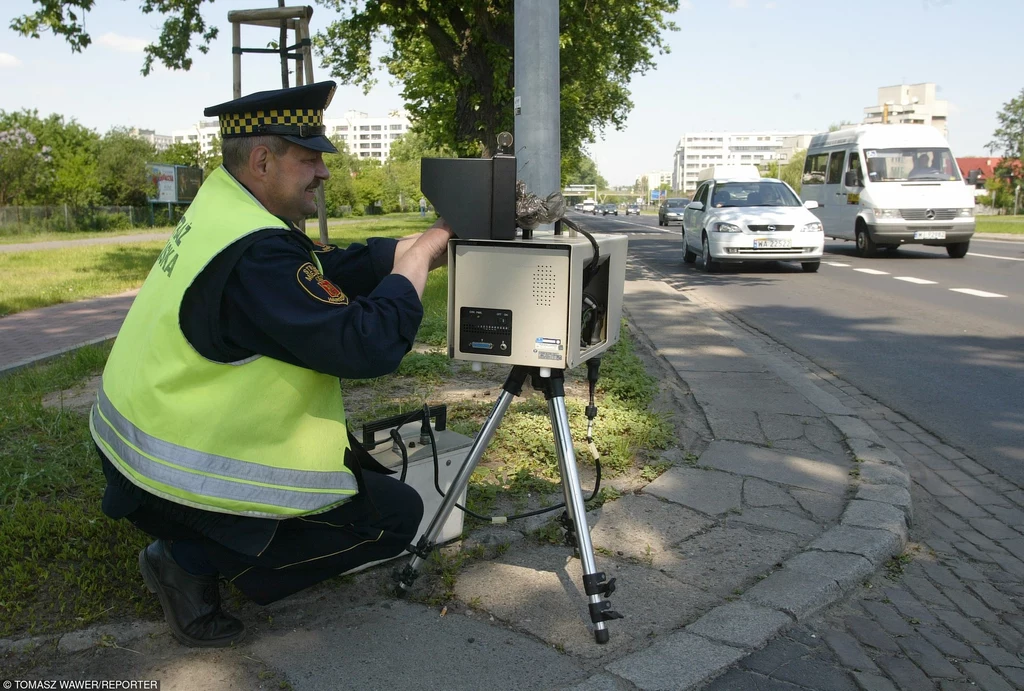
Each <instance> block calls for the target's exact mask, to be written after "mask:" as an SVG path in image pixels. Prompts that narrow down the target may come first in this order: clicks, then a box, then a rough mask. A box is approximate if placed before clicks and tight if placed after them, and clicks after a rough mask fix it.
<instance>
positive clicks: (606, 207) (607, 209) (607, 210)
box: [601, 204, 619, 216]
mask: <svg viewBox="0 0 1024 691" xmlns="http://www.w3.org/2000/svg"><path fill="white" fill-rule="evenodd" d="M608 214H615V215H616V216H618V215H619V207H618V206H617V205H616V204H602V205H601V215H602V216H607V215H608Z"/></svg>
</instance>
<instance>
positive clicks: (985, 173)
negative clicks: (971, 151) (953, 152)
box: [956, 156, 1003, 190]
mask: <svg viewBox="0 0 1024 691" xmlns="http://www.w3.org/2000/svg"><path fill="white" fill-rule="evenodd" d="M1002 160H1003V159H1002V158H991V157H990V158H982V157H977V156H975V157H967V158H958V159H956V165H957V167H958V168H959V169H960V174H961V175H963V176H964V182H965V183H967V184H968V185H972V186H973V187H974V188H975V189H979V190H983V189H985V181H986V180H991V179H992V177H993V176H994V175H995V170H996V166H998V165H999V163H1000V161H1002Z"/></svg>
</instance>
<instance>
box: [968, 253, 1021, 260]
mask: <svg viewBox="0 0 1024 691" xmlns="http://www.w3.org/2000/svg"><path fill="white" fill-rule="evenodd" d="M967 256H968V257H985V259H1006V260H1008V261H1011V262H1024V259H1021V258H1020V257H1000V256H997V255H995V254H978V253H977V252H968V253H967Z"/></svg>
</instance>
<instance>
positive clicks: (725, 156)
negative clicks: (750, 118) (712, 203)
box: [672, 132, 818, 192]
mask: <svg viewBox="0 0 1024 691" xmlns="http://www.w3.org/2000/svg"><path fill="white" fill-rule="evenodd" d="M815 134H818V133H817V132H687V133H684V134H683V135H682V136H681V137H680V138H679V143H678V144H676V150H675V155H674V156H673V162H672V189H674V190H680V191H685V192H692V191H693V190H695V189H696V187H697V175H698V173H700V171H701V170H703V169H704V168H707V167H708V166H713V165H738V164H742V163H751V164H754V165H761V164H763V163H768V162H769V161H778V162H779V164H780V165H785V164H786V163H787V162H788V161H789V159H790V158H791V157H792V155H793V153H794V152H796V151H798V150H800V149H806V148H807V146H808V145H809V144H810V143H811V137H812V136H814V135H815Z"/></svg>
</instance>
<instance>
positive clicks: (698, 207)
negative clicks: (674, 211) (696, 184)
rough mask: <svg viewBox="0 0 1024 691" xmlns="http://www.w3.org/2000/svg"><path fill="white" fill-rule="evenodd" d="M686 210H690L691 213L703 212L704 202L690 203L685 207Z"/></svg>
mask: <svg viewBox="0 0 1024 691" xmlns="http://www.w3.org/2000/svg"><path fill="white" fill-rule="evenodd" d="M686 208H687V209H692V210H693V211H703V210H704V202H690V203H689V204H687V205H686Z"/></svg>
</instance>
